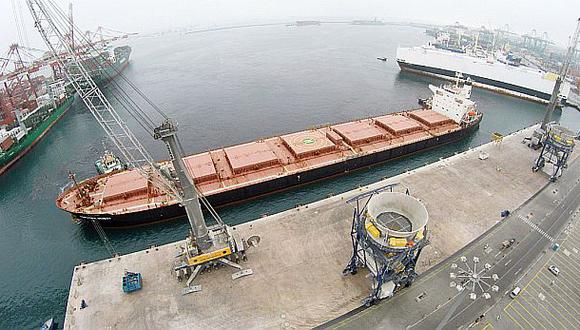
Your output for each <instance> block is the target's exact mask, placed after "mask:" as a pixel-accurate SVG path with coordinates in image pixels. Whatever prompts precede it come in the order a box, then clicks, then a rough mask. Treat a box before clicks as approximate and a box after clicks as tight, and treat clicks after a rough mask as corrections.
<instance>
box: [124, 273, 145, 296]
mask: <svg viewBox="0 0 580 330" xmlns="http://www.w3.org/2000/svg"><path fill="white" fill-rule="evenodd" d="M142 287H143V277H142V276H141V273H132V272H127V271H125V276H123V292H125V293H130V292H133V291H137V290H141V288H142Z"/></svg>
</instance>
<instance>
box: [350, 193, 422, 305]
mask: <svg viewBox="0 0 580 330" xmlns="http://www.w3.org/2000/svg"><path fill="white" fill-rule="evenodd" d="M396 186H397V184H391V185H387V186H384V187H382V188H378V189H375V190H372V191H369V192H366V193H364V194H361V195H358V196H355V197H353V198H352V199H350V200H348V201H347V203H348V204H350V205H353V207H354V213H353V219H352V227H351V239H352V248H353V254H352V257H351V259H350V261H349V263H348V265H347V266H346V267H345V269H344V270H343V272H342V273H343V275H348V274H355V273H357V270H358V268H361V267H366V268H367V269H368V270H369V272H370V273H371V275H372V277H373V283H372V292H371V294H370V295H369V297H367V298H366V299H365V300H364V301H363V303H364V304H365V305H366V306H370V305H372V304H374V303H375V302H376V301H378V300H380V299H384V298H388V297H392V296H393V295H394V294H395V292H396V291H397V290H398V289H400V288H402V287H408V286H410V285H411V284H412V283H413V281H414V280H415V278H416V277H417V273H416V272H415V267H416V265H417V260H418V258H419V255H420V254H421V250H422V249H423V248H424V247H425V246H426V245H427V244H429V240H428V239H427V227H426V225H427V221H428V214H427V210H426V209H425V206H423V204H422V203H421V202H419V201H418V200H417V199H415V198H413V197H411V196H410V194H409V191H408V190H407V191H406V193H400V192H395V191H394V190H393V188H394V187H396Z"/></svg>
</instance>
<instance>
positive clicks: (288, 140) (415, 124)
mask: <svg viewBox="0 0 580 330" xmlns="http://www.w3.org/2000/svg"><path fill="white" fill-rule="evenodd" d="M429 88H430V89H431V90H432V91H433V97H432V99H431V101H430V102H428V104H429V105H428V106H426V107H424V108H419V109H415V110H410V111H403V112H398V113H392V114H388V115H384V116H380V117H374V118H367V119H362V120H357V121H352V122H347V123H342V124H336V125H331V126H326V127H321V128H316V129H311V130H306V131H301V132H296V133H291V134H286V135H282V136H276V137H272V138H267V139H264V140H258V141H255V142H250V143H245V144H241V145H236V146H231V147H226V148H222V149H217V150H212V151H209V152H204V153H200V154H196V155H191V156H187V157H185V158H184V162H185V165H186V167H187V168H188V170H189V173H190V175H191V177H192V178H193V180H194V183H195V185H196V187H197V189H198V191H199V192H200V193H201V194H203V195H204V196H206V197H207V199H208V200H209V202H210V203H211V204H212V205H214V206H220V205H225V204H229V203H234V202H239V201H243V200H246V199H249V198H253V197H256V196H260V195H264V194H268V193H272V192H275V191H278V190H281V189H286V188H290V187H294V186H298V185H302V184H306V183H309V182H313V181H317V180H321V179H324V178H328V177H330V176H335V175H340V174H345V173H348V172H349V171H352V170H356V169H360V168H365V167H369V166H371V165H375V164H378V163H381V162H385V161H388V160H391V159H394V158H398V157H402V156H405V155H408V154H411V153H414V152H419V151H423V150H426V149H429V148H434V147H438V146H441V145H443V144H446V143H452V142H455V141H458V140H460V139H462V138H464V137H466V136H468V135H469V134H470V133H471V132H473V131H474V130H476V129H477V127H478V126H479V123H480V121H481V118H482V114H481V113H480V112H478V111H477V108H476V105H475V103H474V102H473V101H471V100H470V99H469V96H470V93H471V86H470V85H469V84H465V85H462V84H459V82H457V83H456V84H455V85H449V86H441V87H436V86H429ZM159 166H160V168H161V170H162V171H165V172H166V173H168V175H171V172H172V171H173V169H172V167H171V164H170V162H168V161H164V162H160V163H159ZM56 205H57V206H58V207H59V208H60V209H62V210H64V211H66V212H69V213H70V214H71V215H72V216H73V219H75V220H77V221H79V222H81V223H82V222H87V221H98V222H99V223H100V224H101V226H103V227H120V226H135V225H143V224H147V223H150V222H156V221H162V220H167V219H171V218H176V217H182V216H185V211H184V209H183V208H182V207H181V206H180V205H179V204H178V203H177V202H176V201H175V200H174V199H172V198H171V197H170V196H168V195H167V194H165V193H164V192H163V191H162V190H161V189H159V188H158V187H156V186H154V185H153V184H152V183H151V182H150V181H148V180H147V179H146V178H145V177H144V176H142V175H141V173H140V172H138V171H137V170H135V169H132V170H131V169H128V170H122V171H114V172H111V173H108V174H103V175H99V176H96V177H93V178H90V179H86V180H84V181H81V182H76V181H75V183H74V185H72V186H71V187H70V188H68V189H66V190H65V191H63V192H62V193H61V194H60V196H59V197H58V198H57V200H56Z"/></svg>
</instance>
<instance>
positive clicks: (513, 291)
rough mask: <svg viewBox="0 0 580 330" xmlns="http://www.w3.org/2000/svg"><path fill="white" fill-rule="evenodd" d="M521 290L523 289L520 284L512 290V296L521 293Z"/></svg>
mask: <svg viewBox="0 0 580 330" xmlns="http://www.w3.org/2000/svg"><path fill="white" fill-rule="evenodd" d="M520 291H522V289H521V288H520V287H519V286H516V287H515V288H514V289H513V290H512V292H510V298H512V299H514V298H515V297H516V296H517V295H519V294H520Z"/></svg>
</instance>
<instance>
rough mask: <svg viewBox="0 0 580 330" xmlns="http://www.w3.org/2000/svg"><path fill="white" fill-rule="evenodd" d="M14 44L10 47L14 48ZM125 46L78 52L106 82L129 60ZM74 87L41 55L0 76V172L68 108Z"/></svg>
mask: <svg viewBox="0 0 580 330" xmlns="http://www.w3.org/2000/svg"><path fill="white" fill-rule="evenodd" d="M17 48H18V45H16V44H15V45H12V46H11V50H12V52H11V53H13V52H14V51H13V49H16V51H17ZM130 54H131V48H130V47H129V46H120V47H115V48H113V49H112V50H111V48H109V47H101V48H99V50H98V51H94V52H92V53H89V52H85V53H84V54H82V56H83V58H84V61H85V63H86V64H87V67H89V68H90V69H91V75H92V77H93V79H94V80H95V82H97V84H99V85H101V86H102V85H104V84H106V83H108V82H109V81H110V80H111V79H113V78H114V77H115V76H117V75H118V74H119V72H121V71H122V70H123V69H124V68H125V67H126V66H127V64H128V63H129V56H130ZM73 99H74V89H73V88H72V86H70V84H68V82H67V81H66V77H64V75H63V74H62V70H60V68H59V67H58V64H57V62H56V61H49V60H46V59H41V60H39V61H37V62H35V63H34V64H33V65H31V66H30V67H24V66H23V65H22V64H21V63H20V65H19V66H17V67H16V69H15V71H14V72H11V73H10V74H7V75H4V76H0V175H2V174H3V173H5V172H6V171H7V170H8V169H9V168H10V167H11V166H12V165H14V164H15V163H16V162H17V161H18V160H20V159H21V158H22V157H24V155H26V153H28V152H29V151H30V150H31V149H32V148H33V147H34V146H35V145H36V143H38V142H39V141H40V140H41V139H42V138H43V137H44V136H45V135H46V133H47V132H48V131H49V130H50V129H51V128H52V127H53V126H54V125H55V124H56V123H57V122H58V120H59V119H60V118H62V117H63V116H64V114H65V113H66V112H67V111H68V109H70V107H71V106H72V103H73Z"/></svg>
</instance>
